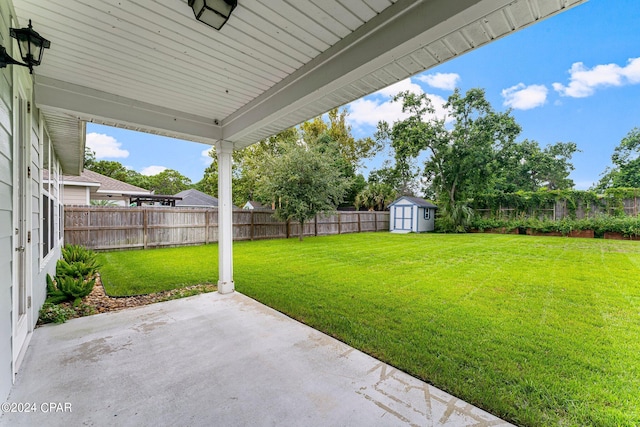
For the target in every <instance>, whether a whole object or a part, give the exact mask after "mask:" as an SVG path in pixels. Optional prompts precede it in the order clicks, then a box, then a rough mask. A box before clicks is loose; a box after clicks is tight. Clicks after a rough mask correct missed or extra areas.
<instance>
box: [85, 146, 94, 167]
mask: <svg viewBox="0 0 640 427" xmlns="http://www.w3.org/2000/svg"><path fill="white" fill-rule="evenodd" d="M95 161H96V152H95V151H93V150H92V149H91V148H89V147H86V146H85V147H84V167H85V168H87V169H89V170H91V167H92V166H93V164H94V163H95Z"/></svg>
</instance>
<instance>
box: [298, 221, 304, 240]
mask: <svg viewBox="0 0 640 427" xmlns="http://www.w3.org/2000/svg"><path fill="white" fill-rule="evenodd" d="M303 234H304V222H303V221H300V234H298V240H300V241H301V242H302V236H303Z"/></svg>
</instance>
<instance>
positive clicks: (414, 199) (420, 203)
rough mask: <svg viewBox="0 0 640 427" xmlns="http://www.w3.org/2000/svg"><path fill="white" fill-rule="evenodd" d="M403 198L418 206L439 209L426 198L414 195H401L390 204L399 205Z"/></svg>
mask: <svg viewBox="0 0 640 427" xmlns="http://www.w3.org/2000/svg"><path fill="white" fill-rule="evenodd" d="M402 200H406V201H408V202H410V203H411V204H414V205H416V206H418V207H421V208H435V209H438V207H437V206H436V205H434V204H433V203H431V202H428V201H426V200H425V199H422V198H420V197H412V196H402V197H399V198H397V199H396V200H394V201H393V203H391V204H390V205H389V206H393V205H397V204H399V203H400V202H401V201H402Z"/></svg>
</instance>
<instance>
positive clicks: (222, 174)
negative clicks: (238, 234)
mask: <svg viewBox="0 0 640 427" xmlns="http://www.w3.org/2000/svg"><path fill="white" fill-rule="evenodd" d="M232 153H233V145H231V144H230V143H228V142H224V141H219V142H216V154H217V156H218V270H219V276H218V293H221V294H228V293H231V292H233V291H234V284H233V203H232V199H231V165H232V157H231V154H232Z"/></svg>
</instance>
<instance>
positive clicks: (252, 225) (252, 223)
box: [249, 209, 254, 240]
mask: <svg viewBox="0 0 640 427" xmlns="http://www.w3.org/2000/svg"><path fill="white" fill-rule="evenodd" d="M249 212H251V231H250V232H251V240H253V227H254V222H253V209H251V210H250V211H249Z"/></svg>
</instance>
